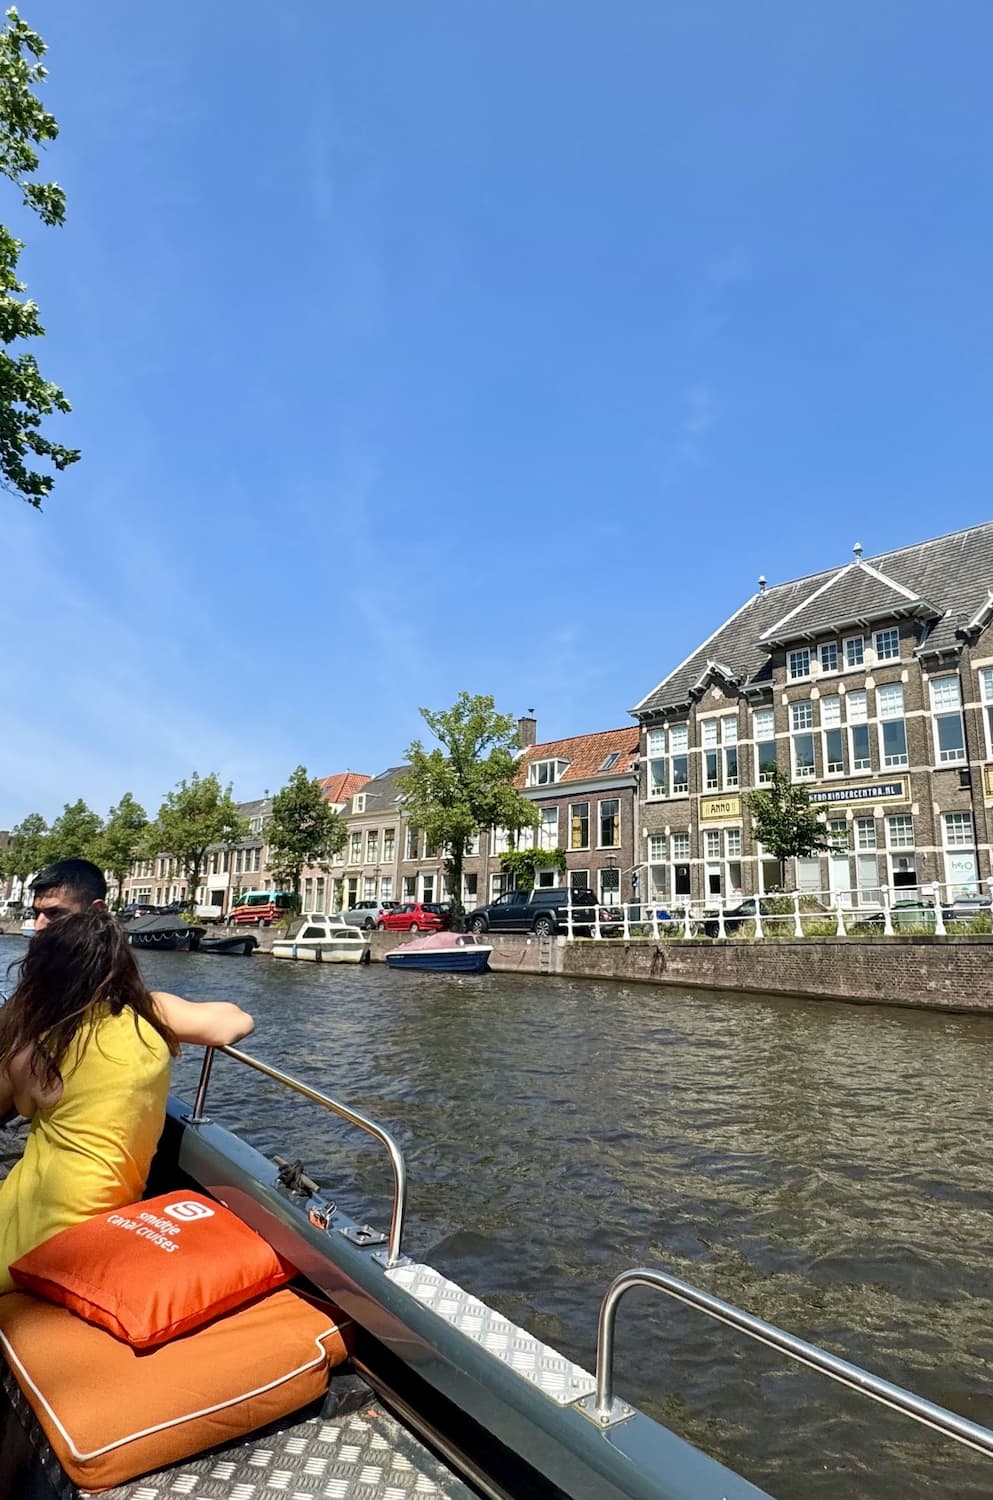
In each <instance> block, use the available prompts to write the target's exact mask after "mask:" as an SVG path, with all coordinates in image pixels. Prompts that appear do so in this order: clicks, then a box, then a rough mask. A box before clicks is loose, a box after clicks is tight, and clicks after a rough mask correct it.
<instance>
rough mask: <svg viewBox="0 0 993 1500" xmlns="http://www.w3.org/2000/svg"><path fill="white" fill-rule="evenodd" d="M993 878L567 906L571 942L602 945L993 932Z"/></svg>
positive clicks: (941, 935) (568, 933)
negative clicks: (639, 941)
mask: <svg viewBox="0 0 993 1500" xmlns="http://www.w3.org/2000/svg"><path fill="white" fill-rule="evenodd" d="M991 887H993V881H985V882H982V883H979V882H974V883H972V884H970V886H969V887H968V888H965V887H963V886H962V885H961V884H957V885H948V884H943V883H941V882H937V881H936V882H933V883H931V884H928V885H920V886H882V887H879V888H877V889H875V890H873V891H872V892H866V891H865V890H855V889H849V890H829V891H820V890H819V891H774V892H768V893H766V894H764V895H760V896H740V895H739V896H735V897H734V898H732V899H727V898H724V897H720V896H713V897H709V898H707V899H706V900H704V901H699V900H691V899H689V898H687V897H677V898H676V899H675V901H673V902H671V903H666V902H664V901H661V900H655V901H649V900H647V899H642V900H635V901H628V902H624V903H617V902H611V903H610V904H609V905H603V906H598V907H596V908H595V909H593V910H591V909H590V908H589V907H587V906H582V907H580V906H578V905H577V906H571V907H568V908H567V909H566V913H565V916H566V921H565V924H564V931H565V935H566V937H568V938H570V939H571V938H578V937H584V938H585V937H591V938H593V939H595V940H598V939H604V940H610V939H617V938H629V939H638V938H650V939H652V940H653V941H656V942H657V941H659V940H660V939H673V940H676V941H688V940H691V939H701V938H710V939H714V938H716V939H722V938H732V937H733V938H744V939H756V940H759V939H763V938H764V939H770V938H772V939H775V938H778V939H779V940H781V941H782V940H783V939H788V938H793V939H798V940H799V939H803V938H812V937H818V938H823V937H839V938H841V937H871V936H877V937H905V936H922V935H923V936H935V937H946V936H956V935H959V936H965V935H975V934H993V893H991V889H990V888H991Z"/></svg>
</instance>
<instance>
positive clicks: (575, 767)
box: [516, 725, 640, 787]
mask: <svg viewBox="0 0 993 1500" xmlns="http://www.w3.org/2000/svg"><path fill="white" fill-rule="evenodd" d="M639 737H640V736H639V730H638V728H637V726H636V725H631V726H626V727H625V728H623V729H601V730H598V731H597V732H596V733H594V734H577V735H573V736H572V737H571V738H570V739H567V740H548V741H546V742H545V744H543V745H528V746H527V748H526V749H525V750H523V751H522V752H521V756H520V759H519V761H518V772H517V777H516V783H517V785H518V786H519V787H523V786H525V785H526V784H527V774H528V766H529V765H531V764H532V763H533V762H534V761H539V760H564V761H568V767H567V769H566V770H565V771H564V772H563V773H562V776H561V777H560V778H559V781H558V782H555V783H554V785H556V786H559V785H561V784H562V783H563V782H567V781H586V780H589V779H590V778H591V777H594V776H623V775H629V774H630V773H631V771H632V770H633V768H634V762H635V761H636V760H637V759H638V741H639ZM614 754H616V755H617V760H616V761H614V763H613V765H611V766H610V768H609V769H604V767H605V764H606V762H607V761H608V759H609V758H610V756H611V755H614Z"/></svg>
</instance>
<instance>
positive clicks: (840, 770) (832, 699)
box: [819, 693, 847, 778]
mask: <svg viewBox="0 0 993 1500" xmlns="http://www.w3.org/2000/svg"><path fill="white" fill-rule="evenodd" d="M829 703H835V704H837V706H838V717H837V719H836V720H835V721H834V722H833V723H827V722H826V715H825V709H826V707H827V705H828V704H829ZM819 717H820V722H821V765H822V766H823V768H824V776H825V778H829V777H837V776H844V775H846V772H847V768H846V764H845V726H844V717H845V700H844V698H843V697H842V696H841V694H840V693H830V694H828V695H827V696H826V697H823V698H821V700H820V713H819ZM829 734H836V735H837V736H838V738H839V740H840V743H841V765H840V766H836V767H834V768H833V769H832V766H831V762H830V759H829V756H828V735H829Z"/></svg>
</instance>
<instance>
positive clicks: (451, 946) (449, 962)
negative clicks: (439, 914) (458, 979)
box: [386, 932, 493, 974]
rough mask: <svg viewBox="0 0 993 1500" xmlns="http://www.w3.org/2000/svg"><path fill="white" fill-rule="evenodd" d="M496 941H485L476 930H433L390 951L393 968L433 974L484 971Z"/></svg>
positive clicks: (389, 955) (388, 955)
mask: <svg viewBox="0 0 993 1500" xmlns="http://www.w3.org/2000/svg"><path fill="white" fill-rule="evenodd" d="M492 952H493V947H492V944H490V943H481V942H480V941H479V939H478V938H477V937H476V934H475V933H473V932H429V933H428V934H427V935H426V936H425V937H419V938H414V939H413V941H412V942H409V943H404V945H403V947H402V948H393V949H391V950H390V952H389V953H387V955H386V962H387V964H388V965H389V967H390V968H391V969H414V970H417V971H418V972H421V971H427V972H429V973H432V974H482V973H483V972H484V971H485V970H486V969H488V968H489V966H490V954H491V953H492Z"/></svg>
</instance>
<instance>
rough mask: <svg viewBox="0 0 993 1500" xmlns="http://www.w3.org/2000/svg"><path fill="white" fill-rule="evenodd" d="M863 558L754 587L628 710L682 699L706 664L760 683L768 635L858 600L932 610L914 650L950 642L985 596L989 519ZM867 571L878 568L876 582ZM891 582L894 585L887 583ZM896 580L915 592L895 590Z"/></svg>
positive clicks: (784, 634)
mask: <svg viewBox="0 0 993 1500" xmlns="http://www.w3.org/2000/svg"><path fill="white" fill-rule="evenodd" d="M865 564H866V565H865V566H863V565H861V564H859V563H854V564H853V563H848V564H846V565H845V566H844V567H842V568H828V569H826V570H825V571H824V572H821V573H813V574H811V575H810V576H809V577H808V578H796V579H792V580H791V581H790V582H789V583H781V584H776V585H775V586H774V587H772V588H767V589H765V590H764V591H763V592H761V593H758V594H754V595H753V596H752V598H751V599H748V600H747V601H746V602H745V603H744V604H743V605H742V606H741V607H740V609H738V610H737V611H736V613H735V614H733V615H732V616H731V618H730V619H729V620H727V621H726V622H725V623H724V624H723V625H721V626H720V627H719V629H717V630H716V631H715V632H714V634H713V635H712V636H710V637H709V639H708V640H706V641H704V643H703V644H702V645H701V646H698V647H697V648H696V650H695V651H693V652H692V653H691V654H690V656H688V657H687V658H686V660H685V661H684V662H682V663H680V665H679V666H678V667H676V668H675V669H674V670H673V671H671V672H670V673H669V675H668V676H667V677H665V678H663V680H662V682H660V683H659V685H658V687H657V688H655V689H654V690H653V691H652V692H650V693H649V694H648V695H647V696H646V697H645V698H643V699H642V701H641V702H640V703H638V704H637V705H636V707H635V708H634V710H633V712H634V713H636V714H651V713H656V712H661V711H662V710H663V709H666V708H670V707H675V706H676V705H678V704H685V703H686V702H687V701H688V700H689V698H690V697H691V695H692V694H693V692H694V689H696V691H699V690H700V688H701V686H702V685H703V683H705V682H706V680H707V678H708V676H709V675H710V671H711V669H713V670H714V671H716V672H717V673H718V674H721V675H724V674H727V673H730V674H731V677H732V680H733V681H735V682H736V683H737V684H739V686H742V687H744V686H752V685H755V686H757V685H760V684H761V683H762V682H764V681H768V680H769V679H770V677H771V668H770V662H769V649H770V647H771V643H772V641H774V640H776V641H782V640H785V639H787V638H790V637H791V626H792V627H793V631H794V632H795V634H794V635H793V636H792V638H800V637H803V636H807V635H808V634H813V633H815V632H823V633H824V634H827V633H828V632H829V631H831V630H833V629H838V628H841V627H842V626H844V625H847V624H850V623H852V622H853V620H855V619H857V618H859V615H858V609H859V606H861V608H862V609H863V610H864V611H865V618H866V619H877V620H878V619H883V618H887V614H886V613H885V612H884V613H879V610H880V609H884V607H885V601H886V600H887V599H888V600H890V601H891V602H890V605H889V610H890V614H889V617H890V618H892V617H893V616H895V615H896V614H897V613H900V614H907V613H916V614H922V615H924V616H925V617H927V616H928V615H931V616H932V617H934V621H935V622H934V624H933V625H932V626H931V627H930V629H929V630H928V632H927V635H926V638H925V640H924V641H923V643H922V645H921V647H920V650H921V651H923V652H928V651H938V650H943V649H947V648H954V647H955V646H956V644H957V643H958V637H957V636H956V630H957V629H958V628H959V627H960V626H961V627H964V626H966V625H968V623H969V622H970V621H973V620H976V619H977V617H979V616H980V613H981V611H982V610H983V609H984V608H985V607H986V606H987V604H988V603H989V602H990V601H989V594H990V590H991V589H993V522H986V523H985V524H984V525H982V526H974V527H970V528H969V529H968V530H965V531H956V532H952V533H951V534H950V535H949V536H942V537H936V538H934V539H933V540H932V541H928V542H917V543H915V544H914V546H912V547H902V548H900V549H899V550H898V551H896V552H884V553H881V554H880V555H879V556H878V557H870V558H867V559H866V560H865ZM870 569H872V570H873V571H872V572H870ZM873 573H876V574H882V575H883V582H880V580H879V579H878V578H874V576H873ZM894 584H896V585H898V586H899V587H898V588H893V585H894ZM826 585H830V586H829V587H827V586H826ZM900 588H903V589H905V590H908V591H909V593H910V594H911V595H913V596H915V597H914V598H913V599H911V598H908V597H907V596H906V595H905V594H901V593H900ZM815 594H816V595H817V598H816V599H815V598H814V597H813V596H814V595H815ZM791 612H792V613H791ZM787 616H789V619H788V620H787V619H786V617H787ZM984 620H985V617H984Z"/></svg>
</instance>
